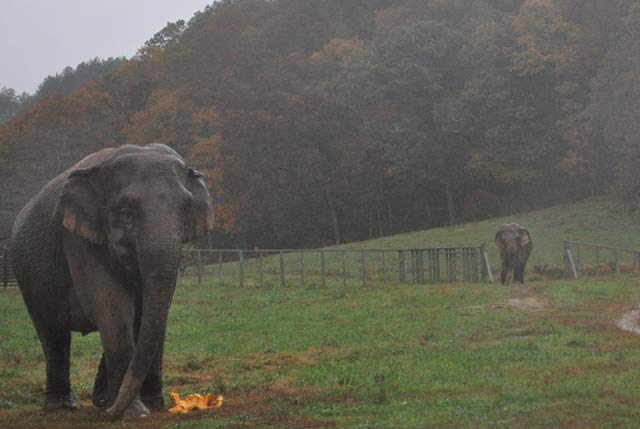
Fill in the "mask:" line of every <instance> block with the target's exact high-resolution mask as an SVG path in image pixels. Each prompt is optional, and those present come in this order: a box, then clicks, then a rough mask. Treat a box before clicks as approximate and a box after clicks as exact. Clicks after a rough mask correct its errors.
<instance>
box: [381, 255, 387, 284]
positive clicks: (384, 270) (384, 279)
mask: <svg viewBox="0 0 640 429" xmlns="http://www.w3.org/2000/svg"><path fill="white" fill-rule="evenodd" d="M386 282H387V254H386V252H385V251H384V250H383V251H382V283H386Z"/></svg>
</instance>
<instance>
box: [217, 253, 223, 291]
mask: <svg viewBox="0 0 640 429" xmlns="http://www.w3.org/2000/svg"><path fill="white" fill-rule="evenodd" d="M218 281H219V282H220V286H224V273H223V272H222V252H218Z"/></svg>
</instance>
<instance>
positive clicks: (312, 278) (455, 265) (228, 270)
mask: <svg viewBox="0 0 640 429" xmlns="http://www.w3.org/2000/svg"><path fill="white" fill-rule="evenodd" d="M180 275H181V276H183V277H190V278H195V279H197V281H198V282H200V283H202V282H206V283H210V284H212V285H220V286H224V285H230V286H239V287H257V288H275V287H296V286H309V287H328V286H332V287H353V286H366V285H369V284H384V283H416V284H425V283H439V282H463V283H478V282H487V281H488V282H491V281H493V280H492V276H491V267H490V265H489V260H488V257H487V251H486V244H483V245H481V246H470V247H448V248H425V249H254V250H240V249H206V250H205V249H191V250H186V251H185V252H184V255H183V259H182V265H181V269H180Z"/></svg>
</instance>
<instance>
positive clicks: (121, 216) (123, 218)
mask: <svg viewBox="0 0 640 429" xmlns="http://www.w3.org/2000/svg"><path fill="white" fill-rule="evenodd" d="M118 220H119V221H120V223H121V224H122V225H126V226H129V225H131V224H132V223H133V210H131V209H130V208H122V209H120V210H118Z"/></svg>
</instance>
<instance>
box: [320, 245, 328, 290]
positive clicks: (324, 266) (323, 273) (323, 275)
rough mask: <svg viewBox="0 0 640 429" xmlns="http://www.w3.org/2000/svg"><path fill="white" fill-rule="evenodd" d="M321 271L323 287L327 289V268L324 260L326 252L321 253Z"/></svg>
mask: <svg viewBox="0 0 640 429" xmlns="http://www.w3.org/2000/svg"><path fill="white" fill-rule="evenodd" d="M320 269H321V271H322V287H327V267H326V265H325V260H324V251H323V250H321V251H320Z"/></svg>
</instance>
